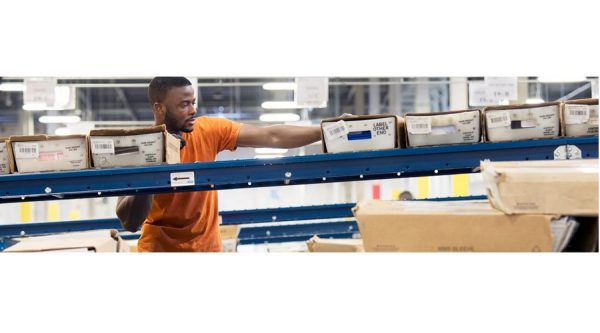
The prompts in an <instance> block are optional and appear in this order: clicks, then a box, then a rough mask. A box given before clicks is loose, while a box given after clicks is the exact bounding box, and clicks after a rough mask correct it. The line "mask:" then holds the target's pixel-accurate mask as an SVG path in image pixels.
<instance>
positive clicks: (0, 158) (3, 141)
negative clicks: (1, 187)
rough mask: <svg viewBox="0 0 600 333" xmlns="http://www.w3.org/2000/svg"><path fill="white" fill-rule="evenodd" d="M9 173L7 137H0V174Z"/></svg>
mask: <svg viewBox="0 0 600 333" xmlns="http://www.w3.org/2000/svg"><path fill="white" fill-rule="evenodd" d="M9 173H10V158H9V154H8V138H3V137H0V175H6V174H9Z"/></svg>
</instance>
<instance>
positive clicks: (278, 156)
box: [254, 155, 283, 160]
mask: <svg viewBox="0 0 600 333" xmlns="http://www.w3.org/2000/svg"><path fill="white" fill-rule="evenodd" d="M254 157H255V158H258V159H261V160H266V159H271V158H281V157H283V155H256V156H254Z"/></svg>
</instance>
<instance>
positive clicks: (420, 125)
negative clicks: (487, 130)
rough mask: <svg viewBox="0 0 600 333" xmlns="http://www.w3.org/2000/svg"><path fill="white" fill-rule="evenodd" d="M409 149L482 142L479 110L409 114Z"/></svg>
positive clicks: (407, 128) (407, 126)
mask: <svg viewBox="0 0 600 333" xmlns="http://www.w3.org/2000/svg"><path fill="white" fill-rule="evenodd" d="M404 121H405V123H406V135H407V142H408V146H409V147H420V146H434V145H446V144H459V143H475V142H480V141H481V112H480V111H479V110H464V111H450V112H439V113H408V114H406V115H405V116H404Z"/></svg>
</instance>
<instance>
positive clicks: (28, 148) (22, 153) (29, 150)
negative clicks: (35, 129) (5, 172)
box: [14, 142, 40, 158]
mask: <svg viewBox="0 0 600 333" xmlns="http://www.w3.org/2000/svg"><path fill="white" fill-rule="evenodd" d="M14 147H15V158H38V157H39V156H40V147H39V145H38V144H37V143H32V142H15V146H14Z"/></svg>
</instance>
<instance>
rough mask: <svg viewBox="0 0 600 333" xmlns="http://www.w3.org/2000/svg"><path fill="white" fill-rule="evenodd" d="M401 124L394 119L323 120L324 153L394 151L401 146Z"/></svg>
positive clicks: (354, 118) (366, 117) (384, 116)
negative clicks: (393, 149)
mask: <svg viewBox="0 0 600 333" xmlns="http://www.w3.org/2000/svg"><path fill="white" fill-rule="evenodd" d="M399 123H400V121H399V120H398V117H397V116H394V115H370V116H351V117H339V118H330V119H323V120H322V121H321V140H322V142H323V152H325V153H339V152H348V151H364V150H378V149H392V148H398V147H399V146H400V140H399V135H398V133H399V126H401V125H399Z"/></svg>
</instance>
